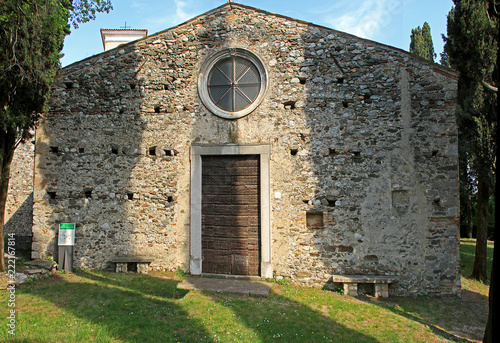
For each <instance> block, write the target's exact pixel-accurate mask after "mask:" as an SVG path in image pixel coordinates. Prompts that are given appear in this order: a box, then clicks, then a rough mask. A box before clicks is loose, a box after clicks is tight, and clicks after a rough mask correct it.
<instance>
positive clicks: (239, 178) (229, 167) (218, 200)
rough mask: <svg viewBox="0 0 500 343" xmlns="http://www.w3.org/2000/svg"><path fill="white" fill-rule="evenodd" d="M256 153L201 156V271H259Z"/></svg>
mask: <svg viewBox="0 0 500 343" xmlns="http://www.w3.org/2000/svg"><path fill="white" fill-rule="evenodd" d="M259 199H260V166H259V156H258V155H223V156H202V217H201V218H202V219H201V225H202V235H201V238H202V258H203V264H202V270H203V272H204V273H216V274H234V275H259V274H260V270H259V268H260V213H259V212H260V211H259V209H260V204H259V201H260V200H259Z"/></svg>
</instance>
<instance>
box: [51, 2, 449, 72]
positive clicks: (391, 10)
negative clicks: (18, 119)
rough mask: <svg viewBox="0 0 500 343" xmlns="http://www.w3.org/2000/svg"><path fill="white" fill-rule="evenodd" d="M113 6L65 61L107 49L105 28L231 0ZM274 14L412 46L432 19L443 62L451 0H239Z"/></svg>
mask: <svg viewBox="0 0 500 343" xmlns="http://www.w3.org/2000/svg"><path fill="white" fill-rule="evenodd" d="M112 2H113V7H114V9H113V11H111V12H110V13H109V14H98V16H97V19H96V20H95V21H93V22H90V23H86V24H83V25H80V27H79V28H78V29H73V28H72V32H71V35H69V36H68V37H66V40H65V42H64V49H63V54H65V56H64V57H63V58H62V59H61V64H62V65H63V66H66V65H69V64H71V63H73V62H77V61H80V60H82V59H84V58H87V57H90V56H92V55H95V54H99V53H101V52H103V47H102V41H101V36H100V29H101V28H105V29H116V28H121V27H123V26H124V25H125V22H126V23H127V27H128V26H131V28H133V29H147V30H148V32H149V34H150V35H151V34H154V33H156V32H159V31H162V30H165V29H168V28H170V27H173V26H175V25H178V24H180V23H182V22H184V21H186V20H189V19H191V18H193V17H195V16H197V15H200V14H203V13H205V12H207V11H210V10H211V9H213V8H216V7H218V6H220V5H222V4H224V3H226V2H227V0H163V1H161V0H113V1H112ZM235 2H237V3H241V4H244V5H248V6H252V7H256V8H259V9H262V10H265V11H268V12H271V13H276V14H281V15H285V16H288V17H292V18H296V19H300V20H304V21H308V22H311V23H314V24H318V25H322V26H326V27H330V28H332V29H336V30H339V31H344V32H348V33H350V34H353V35H356V36H358V37H362V38H367V39H370V40H374V41H377V42H380V43H383V44H387V45H390V46H394V47H397V48H400V49H403V50H408V49H409V45H410V33H411V29H412V28H416V27H417V26H420V27H421V26H422V25H423V23H424V22H425V21H427V22H428V23H429V25H430V27H431V33H432V38H433V41H434V49H435V51H436V53H437V55H438V56H437V58H436V61H437V62H438V61H439V53H440V52H442V50H443V42H442V39H441V33H446V15H447V14H448V12H449V11H450V9H451V7H452V6H453V2H452V0H329V1H325V0H307V1H304V0H286V1H282V0H280V1H273V0H267V1H266V0H235Z"/></svg>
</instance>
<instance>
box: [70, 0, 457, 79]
mask: <svg viewBox="0 0 500 343" xmlns="http://www.w3.org/2000/svg"><path fill="white" fill-rule="evenodd" d="M225 7H228V8H229V9H233V8H238V7H239V8H243V9H247V10H251V11H255V12H260V13H262V14H265V15H270V16H275V17H278V18H282V19H286V20H290V21H295V22H297V23H301V24H304V25H309V26H314V27H317V28H320V29H324V30H329V31H333V32H335V33H337V34H340V35H344V36H347V37H350V38H353V39H356V40H359V41H362V42H366V43H370V44H375V45H377V46H380V47H383V48H386V49H392V50H396V51H398V52H400V53H403V54H405V55H408V56H409V57H411V58H415V59H418V60H420V61H421V62H423V63H426V64H428V65H429V66H430V67H432V69H433V70H434V71H436V72H438V73H439V74H441V75H444V76H446V77H449V78H452V79H458V72H457V71H455V70H453V69H451V68H448V67H445V66H442V65H440V64H438V63H436V62H431V61H429V60H426V59H424V58H422V57H420V56H417V55H414V54H412V53H410V52H409V51H406V50H403V49H401V48H397V47H394V46H391V45H387V44H384V43H380V42H377V41H373V40H370V39H366V38H361V37H358V36H355V35H353V34H350V33H347V32H343V31H339V30H336V29H333V28H331V27H327V26H323V25H319V24H314V23H312V22H308V21H305V20H301V19H296V18H292V17H288V16H285V15H282V14H276V13H272V12H268V11H266V10H262V9H259V8H256V7H252V6H248V5H243V4H240V3H235V2H227V3H225V4H223V5H221V6H219V7H216V8H214V9H212V10H209V11H207V12H204V13H202V14H200V15H197V16H196V17H193V18H191V19H189V20H187V21H185V22H182V23H180V24H177V25H175V26H172V27H170V28H167V29H165V30H161V31H158V32H156V33H153V34H151V35H149V36H146V37H144V38H141V39H137V40H135V41H132V42H129V43H125V44H122V45H119V46H117V47H116V48H113V49H110V50H107V51H103V52H101V53H98V54H95V55H92V56H89V57H86V58H84V59H83V60H80V61H76V62H73V63H71V64H69V65H67V66H65V67H64V68H61V70H64V69H67V68H69V67H72V66H75V65H77V64H79V63H83V62H85V61H88V60H89V59H92V58H95V57H97V56H102V55H105V54H109V53H113V51H114V50H115V49H123V48H125V47H127V46H130V45H133V44H137V43H138V42H141V41H143V40H146V39H149V38H153V37H155V36H158V35H161V34H163V33H165V32H167V31H170V30H175V29H176V28H178V27H181V26H183V25H187V24H189V23H191V22H194V21H196V20H198V19H199V18H201V17H203V16H207V15H210V14H212V13H214V12H217V11H220V10H222V9H223V8H225ZM438 70H439V71H438Z"/></svg>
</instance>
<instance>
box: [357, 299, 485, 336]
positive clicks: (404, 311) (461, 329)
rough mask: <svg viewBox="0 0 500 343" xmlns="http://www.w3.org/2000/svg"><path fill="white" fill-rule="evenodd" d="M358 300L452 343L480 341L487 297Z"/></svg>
mask: <svg viewBox="0 0 500 343" xmlns="http://www.w3.org/2000/svg"><path fill="white" fill-rule="evenodd" d="M359 299H360V300H362V301H363V302H365V303H368V304H373V305H376V306H379V307H382V308H384V309H386V310H388V311H391V312H392V313H394V314H396V315H398V316H401V317H404V318H407V319H409V320H412V321H414V322H417V323H420V324H422V325H424V326H427V327H429V328H430V329H431V330H432V332H433V333H434V334H435V335H436V336H439V337H443V338H445V339H447V340H451V341H454V342H475V341H477V340H482V334H483V330H482V329H484V326H485V325H486V316H487V309H488V297H486V296H484V295H481V294H479V293H475V292H471V291H467V290H462V294H461V296H460V297H452V296H449V297H426V296H423V297H398V298H395V300H394V299H392V298H389V299H377V298H371V297H365V296H361V297H360V298H359ZM423 303H425V305H424V304H423ZM481 315H483V316H481ZM482 317H484V318H482ZM482 319H484V320H482ZM467 328H471V329H467ZM474 328H476V329H478V328H481V330H480V331H481V332H476V331H477V330H473V329H474Z"/></svg>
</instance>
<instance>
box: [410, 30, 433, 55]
mask: <svg viewBox="0 0 500 343" xmlns="http://www.w3.org/2000/svg"><path fill="white" fill-rule="evenodd" d="M410 52H411V53H412V54H415V55H417V56H420V57H422V58H425V59H426V60H429V61H431V62H434V58H436V54H435V53H434V44H433V42H432V36H431V27H430V26H429V24H428V23H427V22H425V23H424V25H423V26H422V28H420V26H419V27H417V28H416V29H412V30H411V35H410Z"/></svg>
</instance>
